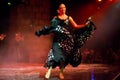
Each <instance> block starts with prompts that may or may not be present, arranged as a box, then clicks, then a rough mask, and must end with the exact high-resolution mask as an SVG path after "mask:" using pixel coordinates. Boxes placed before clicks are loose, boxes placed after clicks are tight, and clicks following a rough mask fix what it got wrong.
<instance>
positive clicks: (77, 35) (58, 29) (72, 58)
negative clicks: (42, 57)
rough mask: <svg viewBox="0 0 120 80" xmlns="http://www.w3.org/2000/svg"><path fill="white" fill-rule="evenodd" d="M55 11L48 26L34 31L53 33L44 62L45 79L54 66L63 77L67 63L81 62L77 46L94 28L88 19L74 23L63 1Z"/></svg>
mask: <svg viewBox="0 0 120 80" xmlns="http://www.w3.org/2000/svg"><path fill="white" fill-rule="evenodd" d="M57 13H58V15H57V16H55V17H54V18H53V19H52V20H51V25H50V26H49V27H46V26H45V27H44V28H43V29H41V30H38V31H36V32H35V34H36V35H37V36H40V35H46V34H49V33H54V39H53V44H52V48H51V49H50V52H49V55H48V58H47V60H46V63H45V67H48V71H47V73H46V75H45V77H46V78H47V79H49V77H50V73H51V70H52V69H53V68H55V67H56V66H59V68H60V72H59V77H60V79H64V75H63V70H64V68H65V67H66V66H67V65H68V64H71V65H72V66H73V67H76V66H78V65H79V64H80V63H81V53H80V50H79V48H80V47H82V45H83V44H84V42H85V41H86V40H87V38H88V37H90V35H91V33H92V31H94V30H95V26H94V24H93V23H92V22H91V21H90V20H88V21H87V22H86V23H85V24H82V25H78V24H76V22H75V21H74V20H73V18H72V17H71V16H68V15H66V6H65V4H63V3H61V4H60V5H59V7H58V9H57Z"/></svg>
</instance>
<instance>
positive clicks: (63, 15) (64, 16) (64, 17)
mask: <svg viewBox="0 0 120 80" xmlns="http://www.w3.org/2000/svg"><path fill="white" fill-rule="evenodd" d="M58 17H59V18H60V19H66V18H67V17H68V16H67V15H66V14H59V15H58Z"/></svg>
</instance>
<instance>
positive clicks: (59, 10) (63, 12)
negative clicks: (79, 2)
mask: <svg viewBox="0 0 120 80" xmlns="http://www.w3.org/2000/svg"><path fill="white" fill-rule="evenodd" d="M57 12H58V14H65V13H66V6H65V5H64V4H60V6H59V8H58V10H57Z"/></svg>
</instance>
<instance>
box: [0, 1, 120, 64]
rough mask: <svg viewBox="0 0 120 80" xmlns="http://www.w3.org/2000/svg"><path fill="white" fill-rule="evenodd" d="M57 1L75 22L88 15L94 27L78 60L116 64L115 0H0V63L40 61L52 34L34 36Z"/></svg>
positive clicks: (119, 7) (119, 8) (119, 45)
mask: <svg viewBox="0 0 120 80" xmlns="http://www.w3.org/2000/svg"><path fill="white" fill-rule="evenodd" d="M59 2H63V3H65V4H66V6H67V14H68V15H70V16H72V17H73V19H74V20H75V21H76V23H78V24H83V23H85V21H86V19H87V18H88V17H89V16H92V18H93V21H94V23H95V25H96V26H97V30H96V31H95V32H94V34H93V36H92V37H91V38H90V39H89V40H88V41H87V42H86V44H85V45H84V46H83V48H81V51H82V57H83V59H82V63H107V64H108V63H109V64H113V63H119V61H120V37H119V35H120V22H119V21H120V1H119V0H113V1H110V0H104V1H103V2H98V1H97V0H43V1H41V0H0V36H2V34H4V35H5V36H4V39H1V38H0V63H1V64H2V63H44V62H45V59H46V57H47V54H48V52H49V49H50V47H51V43H52V35H51V34H50V35H46V36H41V37H40V38H39V37H37V36H35V35H34V33H35V31H36V30H38V29H41V28H43V27H44V26H45V25H49V22H50V20H51V19H52V17H54V15H56V7H57V4H59Z"/></svg>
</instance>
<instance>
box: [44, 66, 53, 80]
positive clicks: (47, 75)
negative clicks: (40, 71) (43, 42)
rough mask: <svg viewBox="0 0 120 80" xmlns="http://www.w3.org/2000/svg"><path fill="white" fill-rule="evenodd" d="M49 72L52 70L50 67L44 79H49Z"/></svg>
mask: <svg viewBox="0 0 120 80" xmlns="http://www.w3.org/2000/svg"><path fill="white" fill-rule="evenodd" d="M51 70H52V66H50V68H49V69H48V71H47V73H46V75H45V78H47V79H49V78H50V73H51Z"/></svg>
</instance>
